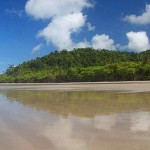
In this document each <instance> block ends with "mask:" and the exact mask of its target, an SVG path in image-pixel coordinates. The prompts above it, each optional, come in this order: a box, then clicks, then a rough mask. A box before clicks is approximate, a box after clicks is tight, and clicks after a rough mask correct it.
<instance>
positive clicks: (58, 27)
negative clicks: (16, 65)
mask: <svg viewBox="0 0 150 150" xmlns="http://www.w3.org/2000/svg"><path fill="white" fill-rule="evenodd" d="M85 21H86V17H85V16H83V14H82V13H73V14H68V15H65V16H58V17H55V18H54V19H53V21H52V22H51V23H50V24H49V25H48V26H47V27H46V28H45V29H43V30H42V31H40V32H39V34H38V36H39V37H44V38H45V39H46V41H47V42H51V43H52V44H53V45H54V46H56V47H57V48H59V49H64V48H67V49H72V48H73V45H74V43H73V41H72V39H71V35H72V34H73V33H75V32H78V31H79V30H80V29H81V27H83V26H84V25H85Z"/></svg>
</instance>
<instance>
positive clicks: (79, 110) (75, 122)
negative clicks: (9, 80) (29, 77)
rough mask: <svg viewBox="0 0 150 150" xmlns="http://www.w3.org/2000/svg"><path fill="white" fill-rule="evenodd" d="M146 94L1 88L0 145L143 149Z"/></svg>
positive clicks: (148, 111)
mask: <svg viewBox="0 0 150 150" xmlns="http://www.w3.org/2000/svg"><path fill="white" fill-rule="evenodd" d="M149 96H150V94H149V93H132V94H131V93H130V94H127V93H124V94H123V93H122V94H121V93H100V92H50V91H45V92H44V91H43V92H40V91H34V92H33V91H1V95H0V149H3V150H10V149H11V150H20V149H23V150H24V149H28V150H99V149H101V150H116V149H117V150H118V149H122V150H126V149H129V150H132V149H134V150H149V149H150V142H149V141H150V102H149Z"/></svg>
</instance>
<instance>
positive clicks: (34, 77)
mask: <svg viewBox="0 0 150 150" xmlns="http://www.w3.org/2000/svg"><path fill="white" fill-rule="evenodd" d="M138 80H150V50H147V51H144V52H141V53H134V52H120V51H109V50H94V49H92V48H79V49H74V50H73V51H67V50H62V51H54V52H51V53H50V54H48V55H46V56H43V57H41V58H39V57H37V58H36V59H34V60H30V61H27V62H23V63H22V64H20V65H18V66H13V65H11V66H10V67H9V68H8V69H7V70H6V71H5V73H4V74H1V75H0V82H1V83H55V82H99V81H138Z"/></svg>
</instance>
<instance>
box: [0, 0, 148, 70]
mask: <svg viewBox="0 0 150 150" xmlns="http://www.w3.org/2000/svg"><path fill="white" fill-rule="evenodd" d="M149 4H150V0H147V1H144V0H121V1H119V0H92V1H91V0H29V1H27V0H13V1H12V0H5V1H1V5H0V20H1V21H0V52H1V55H0V72H3V71H4V70H5V69H6V68H7V67H8V66H9V65H11V64H14V65H18V64H19V63H22V62H24V61H26V60H30V59H34V58H36V57H41V56H43V55H46V54H48V53H50V52H51V51H53V50H56V49H57V50H61V49H68V50H71V49H73V48H77V47H93V48H96V49H101V48H106V49H110V50H114V49H118V50H127V51H136V52H141V51H144V50H146V49H149V48H150V43H149V38H150V32H149V31H150V5H149Z"/></svg>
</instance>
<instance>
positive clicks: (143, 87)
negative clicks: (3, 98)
mask: <svg viewBox="0 0 150 150" xmlns="http://www.w3.org/2000/svg"><path fill="white" fill-rule="evenodd" d="M0 90H50V91H120V92H150V81H124V82H84V83H80V82H77V83H1V84H0Z"/></svg>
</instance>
